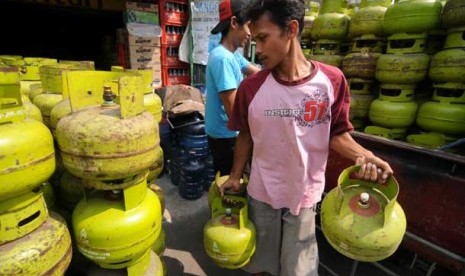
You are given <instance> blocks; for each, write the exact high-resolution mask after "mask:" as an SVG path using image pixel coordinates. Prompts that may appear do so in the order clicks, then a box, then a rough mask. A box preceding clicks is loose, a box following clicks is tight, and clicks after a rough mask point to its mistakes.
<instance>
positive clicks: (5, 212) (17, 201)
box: [0, 190, 48, 245]
mask: <svg viewBox="0 0 465 276" xmlns="http://www.w3.org/2000/svg"><path fill="white" fill-rule="evenodd" d="M47 218H48V210H47V205H46V203H45V199H44V196H43V194H42V192H41V191H40V190H38V191H30V192H26V193H24V194H21V195H19V196H17V197H13V198H10V199H6V200H2V201H0V221H1V222H2V223H1V224H0V245H1V244H5V243H7V242H10V241H14V240H16V239H19V238H21V237H24V236H25V235H27V234H29V233H31V232H32V231H34V230H36V229H37V228H38V227H40V226H41V225H42V224H43V223H44V222H45V221H46V220H47Z"/></svg>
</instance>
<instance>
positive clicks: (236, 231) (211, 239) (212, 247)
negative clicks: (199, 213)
mask: <svg viewBox="0 0 465 276" xmlns="http://www.w3.org/2000/svg"><path fill="white" fill-rule="evenodd" d="M227 198H228V199H229V202H228V203H226V202H223V199H222V198H219V197H217V198H215V199H214V200H213V203H212V213H211V219H210V220H209V221H208V222H207V224H205V227H204V228H203V244H204V248H205V251H206V253H207V255H208V256H209V257H210V258H211V259H212V260H213V261H214V262H215V263H216V264H217V265H218V266H220V267H223V268H229V269H236V268H240V267H242V266H244V265H246V264H247V263H248V262H249V260H250V258H251V257H252V255H253V254H254V252H255V225H254V224H253V222H252V221H250V220H249V218H248V214H247V201H246V200H245V199H244V198H241V197H236V196H227Z"/></svg>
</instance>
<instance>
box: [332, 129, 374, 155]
mask: <svg viewBox="0 0 465 276" xmlns="http://www.w3.org/2000/svg"><path fill="white" fill-rule="evenodd" d="M329 147H330V149H332V150H334V151H336V152H337V153H339V154H340V155H342V156H343V157H345V158H348V159H350V160H352V161H354V162H355V161H356V160H357V158H359V157H367V158H371V157H373V153H372V152H371V151H369V150H367V149H365V148H364V147H362V146H361V145H360V144H359V143H357V142H356V141H355V140H354V139H353V138H352V136H351V135H350V133H348V132H345V133H343V134H340V135H336V136H334V137H332V138H331V141H330V142H329Z"/></svg>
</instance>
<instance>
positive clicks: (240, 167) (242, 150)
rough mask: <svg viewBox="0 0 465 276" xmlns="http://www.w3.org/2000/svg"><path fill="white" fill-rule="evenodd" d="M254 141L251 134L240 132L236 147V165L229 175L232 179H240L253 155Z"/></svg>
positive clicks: (234, 164)
mask: <svg viewBox="0 0 465 276" xmlns="http://www.w3.org/2000/svg"><path fill="white" fill-rule="evenodd" d="M252 147H253V141H252V137H251V136H250V132H243V131H241V132H239V135H238V136H237V139H236V145H235V147H234V163H233V167H232V170H231V174H230V175H229V177H230V178H232V179H240V178H241V177H242V174H243V172H244V169H245V165H246V164H247V162H248V161H249V159H250V156H251V154H252Z"/></svg>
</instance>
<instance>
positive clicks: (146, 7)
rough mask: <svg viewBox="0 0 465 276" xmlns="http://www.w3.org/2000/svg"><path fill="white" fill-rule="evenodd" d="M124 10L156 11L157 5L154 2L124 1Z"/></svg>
mask: <svg viewBox="0 0 465 276" xmlns="http://www.w3.org/2000/svg"><path fill="white" fill-rule="evenodd" d="M126 10H133V11H141V12H155V13H158V5H157V4H155V3H146V2H137V1H126Z"/></svg>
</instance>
